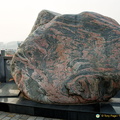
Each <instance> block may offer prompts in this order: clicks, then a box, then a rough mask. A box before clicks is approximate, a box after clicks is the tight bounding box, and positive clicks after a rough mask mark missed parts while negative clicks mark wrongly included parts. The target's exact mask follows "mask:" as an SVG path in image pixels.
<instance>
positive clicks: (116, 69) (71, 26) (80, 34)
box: [11, 10, 120, 104]
mask: <svg viewBox="0 0 120 120" xmlns="http://www.w3.org/2000/svg"><path fill="white" fill-rule="evenodd" d="M11 73H12V76H13V78H14V80H15V82H16V84H17V85H18V88H19V89H20V90H21V92H22V93H23V94H24V96H25V97H26V98H28V99H30V100H33V101H38V102H40V103H47V104H87V103H94V102H102V101H108V100H109V99H110V98H111V97H113V96H114V95H115V94H116V93H117V92H118V91H119V89H120V25H119V24H118V23H117V22H116V21H115V20H113V19H111V18H109V17H106V16H103V15H100V14H98V13H94V12H82V13H80V14H65V15H61V14H58V13H55V12H51V11H47V10H43V11H41V12H40V13H39V15H38V18H37V20H36V22H35V24H34V26H33V28H32V31H31V33H30V34H29V36H28V37H27V38H26V40H25V41H24V42H23V43H22V44H21V45H20V47H19V48H18V50H17V52H16V53H15V55H14V57H13V59H12V63H11Z"/></svg>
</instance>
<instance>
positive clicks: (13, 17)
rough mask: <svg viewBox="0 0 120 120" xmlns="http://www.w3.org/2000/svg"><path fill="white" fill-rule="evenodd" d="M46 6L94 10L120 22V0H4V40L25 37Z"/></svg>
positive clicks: (0, 27) (0, 16)
mask: <svg viewBox="0 0 120 120" xmlns="http://www.w3.org/2000/svg"><path fill="white" fill-rule="evenodd" d="M43 9H47V10H50V11H54V12H58V13H61V14H78V13H81V12H83V11H93V12H97V13H100V14H103V15H105V16H108V17H111V18H113V19H115V20H116V21H117V22H118V23H119V24H120V0H0V42H5V43H6V42H10V41H24V40H25V39H26V37H27V36H28V34H29V32H30V31H31V29H32V26H33V24H34V22H35V20H36V18H37V15H38V13H39V12H40V11H41V10H43Z"/></svg>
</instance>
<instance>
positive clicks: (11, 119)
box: [0, 111, 63, 120]
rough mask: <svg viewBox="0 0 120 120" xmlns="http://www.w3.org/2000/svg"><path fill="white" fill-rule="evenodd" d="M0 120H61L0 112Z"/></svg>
mask: <svg viewBox="0 0 120 120" xmlns="http://www.w3.org/2000/svg"><path fill="white" fill-rule="evenodd" d="M0 120H63V119H54V118H45V117H37V116H30V115H24V114H16V113H9V112H3V111H0Z"/></svg>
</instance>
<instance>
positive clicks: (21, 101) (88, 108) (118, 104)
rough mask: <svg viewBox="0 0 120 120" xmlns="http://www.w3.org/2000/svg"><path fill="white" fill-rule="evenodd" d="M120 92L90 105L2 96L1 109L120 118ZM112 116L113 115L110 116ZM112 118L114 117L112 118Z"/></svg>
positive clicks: (69, 119) (74, 118)
mask: <svg viewBox="0 0 120 120" xmlns="http://www.w3.org/2000/svg"><path fill="white" fill-rule="evenodd" d="M119 96H120V92H119V93H118V94H117V95H116V96H115V97H114V98H112V99H111V100H110V101H109V102H106V103H96V104H88V105H50V104H41V103H37V102H34V101H30V100H27V99H25V98H24V97H23V96H22V94H21V95H20V96H18V97H7V98H6V97H2V98H0V111H6V112H11V113H19V114H26V115H32V116H40V117H45V118H46V117H47V118H57V119H66V120H96V115H97V114H99V115H101V116H103V117H105V115H116V116H117V117H116V119H115V120H117V119H118V120H120V117H119V118H118V116H119V115H120V97H119ZM109 117H112V116H109ZM111 120H112V119H111Z"/></svg>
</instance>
